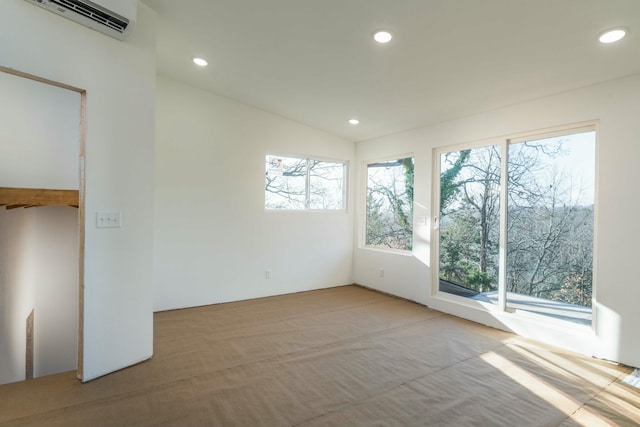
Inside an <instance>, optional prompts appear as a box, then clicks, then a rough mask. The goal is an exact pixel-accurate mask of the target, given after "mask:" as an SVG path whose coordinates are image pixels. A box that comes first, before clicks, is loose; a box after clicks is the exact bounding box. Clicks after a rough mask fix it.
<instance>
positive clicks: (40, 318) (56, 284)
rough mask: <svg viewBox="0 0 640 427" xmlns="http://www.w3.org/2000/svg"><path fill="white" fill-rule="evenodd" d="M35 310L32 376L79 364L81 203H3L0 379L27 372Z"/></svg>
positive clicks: (0, 223)
mask: <svg viewBox="0 0 640 427" xmlns="http://www.w3.org/2000/svg"><path fill="white" fill-rule="evenodd" d="M31 310H34V358H33V360H34V372H33V373H34V377H39V376H43V375H49V374H53V373H58V372H63V371H70V370H74V369H75V368H76V361H77V354H78V346H77V343H78V209H77V208H71V207H63V206H47V207H41V208H33V209H14V210H6V209H4V208H0V384H3V383H7V382H13V381H19V380H23V379H24V378H25V346H26V319H27V316H28V315H29V313H30V312H31Z"/></svg>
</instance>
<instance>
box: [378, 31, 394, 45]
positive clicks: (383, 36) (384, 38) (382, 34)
mask: <svg viewBox="0 0 640 427" xmlns="http://www.w3.org/2000/svg"><path fill="white" fill-rule="evenodd" d="M392 38H393V35H392V34H391V33H390V32H389V31H376V32H375V33H374V34H373V39H374V40H375V41H377V42H378V43H389V42H390V41H391V39H392Z"/></svg>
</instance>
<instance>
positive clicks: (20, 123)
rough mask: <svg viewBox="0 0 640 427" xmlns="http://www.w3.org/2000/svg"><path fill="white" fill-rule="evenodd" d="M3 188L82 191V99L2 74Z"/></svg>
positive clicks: (0, 148) (0, 173)
mask: <svg viewBox="0 0 640 427" xmlns="http://www.w3.org/2000/svg"><path fill="white" fill-rule="evenodd" d="M0 88H2V97H1V98H0V117H2V126H0V141H2V144H0V186H2V187H26V188H57V189H69V190H77V189H78V188H79V183H78V176H79V161H78V156H79V155H80V94H79V93H78V92H74V91H71V90H68V89H62V88H59V87H57V86H52V85H48V84H44V83H40V82H36V81H33V80H29V79H25V78H22V77H18V76H15V75H12V74H8V73H0Z"/></svg>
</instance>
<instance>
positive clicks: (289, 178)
mask: <svg viewBox="0 0 640 427" xmlns="http://www.w3.org/2000/svg"><path fill="white" fill-rule="evenodd" d="M265 165H266V172H265V193H264V194H265V208H267V209H276V210H342V209H345V206H346V202H345V197H346V191H345V185H346V170H347V167H346V163H343V162H331V161H325V160H317V159H311V158H297V157H283V156H271V155H268V156H266V162H265Z"/></svg>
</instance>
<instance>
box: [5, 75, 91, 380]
mask: <svg viewBox="0 0 640 427" xmlns="http://www.w3.org/2000/svg"><path fill="white" fill-rule="evenodd" d="M0 72H3V73H7V74H12V75H14V76H17V77H22V78H25V79H28V80H32V81H35V82H39V83H44V84H47V85H51V86H56V87H59V88H62V89H67V90H70V91H73V92H77V93H79V94H80V153H79V160H78V162H79V185H78V274H79V277H78V285H79V287H78V365H77V371H76V377H77V378H78V379H79V380H82V378H83V375H84V369H83V368H84V251H85V158H86V139H87V115H86V111H87V108H86V107H87V91H86V90H85V89H80V88H78V87H75V86H71V85H68V84H65V83H60V82H56V81H54V80H49V79H46V78H44V77H40V76H36V75H33V74H29V73H25V72H22V71H18V70H15V69H13V68H8V67H4V66H2V65H0Z"/></svg>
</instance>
